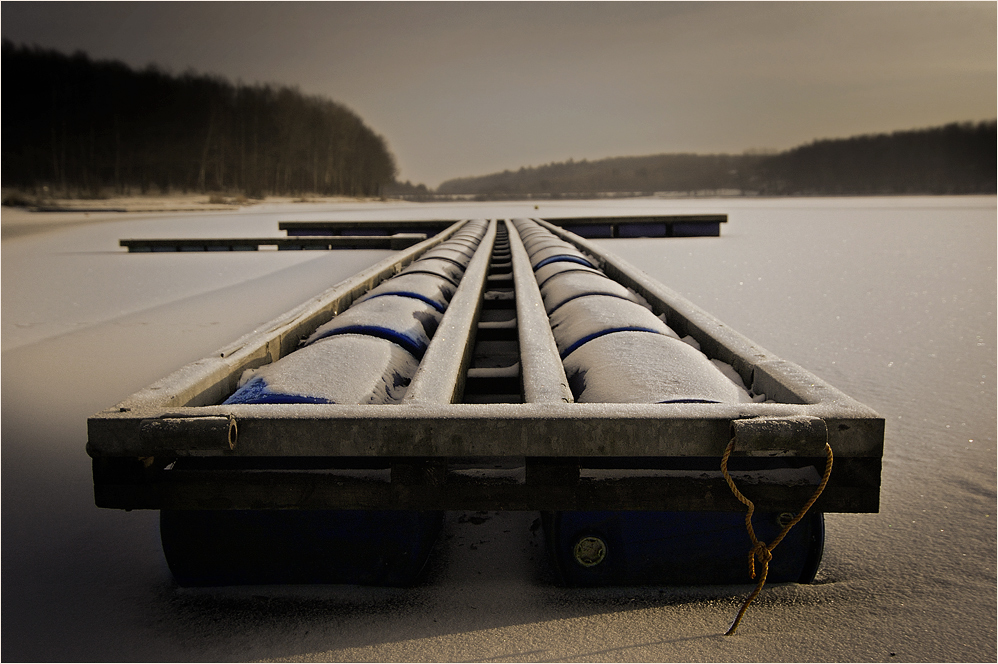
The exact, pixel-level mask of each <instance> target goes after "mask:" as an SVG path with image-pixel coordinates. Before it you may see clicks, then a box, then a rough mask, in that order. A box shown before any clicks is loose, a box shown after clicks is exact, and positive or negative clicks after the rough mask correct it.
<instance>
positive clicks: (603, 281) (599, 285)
mask: <svg viewBox="0 0 998 664" xmlns="http://www.w3.org/2000/svg"><path fill="white" fill-rule="evenodd" d="M585 295H610V296H613V297H619V298H623V299H625V300H631V301H634V294H633V293H631V291H629V290H627V289H626V288H625V287H624V286H622V285H621V284H619V283H617V282H616V281H614V280H613V279H610V278H609V277H606V276H603V275H601V274H594V273H592V272H584V271H579V270H573V271H571V272H561V273H559V274H557V275H555V276H553V277H551V278H550V279H548V280H547V281H546V282H545V283H544V287H543V288H541V299H542V300H544V309H545V310H546V311H547V313H548V315H549V316H550V315H551V314H552V312H554V311H555V310H556V309H557V308H558V307H560V306H561V305H563V304H565V303H566V302H568V301H570V300H574V299H575V298H577V297H583V296H585Z"/></svg>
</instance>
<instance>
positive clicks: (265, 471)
mask: <svg viewBox="0 0 998 664" xmlns="http://www.w3.org/2000/svg"><path fill="white" fill-rule="evenodd" d="M539 223H541V225H542V226H544V227H545V228H547V229H548V230H550V231H551V232H552V233H554V234H555V235H558V236H559V237H561V238H563V239H565V240H566V241H568V242H570V243H572V244H574V245H575V246H576V247H578V248H579V249H580V250H581V251H583V252H584V253H586V254H588V255H589V256H591V257H592V258H593V259H594V260H595V261H596V262H598V263H599V264H600V267H601V268H602V269H603V271H604V272H605V273H606V274H607V275H609V276H610V277H612V278H613V279H615V280H617V281H618V282H619V283H621V284H623V285H624V286H627V287H629V288H631V289H633V290H634V291H635V292H637V293H638V294H640V295H642V296H643V297H644V298H645V299H646V300H647V301H648V302H649V303H650V304H651V306H652V309H653V312H654V313H655V314H657V315H658V314H665V315H666V317H667V320H668V322H669V325H670V326H672V327H673V329H675V330H676V331H677V332H678V333H679V334H680V335H687V334H688V335H690V336H692V337H693V338H694V339H696V340H697V341H698V342H699V343H700V344H701V347H702V348H703V350H704V352H705V353H706V354H707V355H708V356H709V357H712V358H715V359H719V360H722V361H725V362H728V363H729V364H731V365H732V366H733V367H734V368H735V370H736V371H738V373H739V374H740V375H741V376H742V378H743V380H744V381H745V383H746V385H749V386H751V387H752V389H753V390H754V391H755V392H756V393H765V394H766V395H767V396H769V397H770V399H771V400H772V401H774V402H770V403H737V404H736V403H710V404H704V403H700V404H693V403H685V404H609V403H601V404H591V403H572V395H571V392H570V391H569V390H568V385H567V380H566V378H565V373H564V369H563V367H562V364H561V360H560V358H559V355H558V351H557V348H556V347H555V344H554V341H553V339H552V338H551V329H550V325H549V323H548V320H547V315H546V313H545V311H544V307H543V305H542V304H541V298H540V293H539V290H538V287H537V283H536V280H535V279H534V276H533V271H532V270H531V268H530V263H529V261H528V260H527V258H526V254H525V253H524V247H523V245H522V243H521V242H520V239H519V236H518V235H517V233H516V231H515V229H514V228H513V226H512V225H511V224H505V231H504V232H508V238H509V250H508V251H509V256H510V259H511V262H512V274H511V275H509V273H508V271H507V270H508V268H503V269H499V261H506V260H509V259H507V258H505V257H502V258H496V257H494V256H493V250H494V247H496V246H497V245H496V239H495V238H496V234H497V230H502V228H500V224H503V222H496V221H493V222H491V223H490V225H489V229H488V231H487V234H486V236H485V239H484V240H483V241H482V242H481V244H480V245H479V247H478V249H477V251H476V253H475V255H474V257H473V259H472V262H471V264H469V265H468V268H467V270H466V272H465V274H464V277H463V278H462V280H461V283H460V286H459V288H458V291H457V293H456V294H455V295H454V297H453V298H452V300H451V303H450V304H449V306H448V308H447V311H446V313H445V315H444V318H443V320H442V321H441V325H440V326H439V328H438V330H437V332H436V334H435V335H434V336H433V338H432V340H431V343H430V345H429V348H428V349H427V351H426V354H425V356H424V358H423V361H422V363H421V365H420V368H419V370H418V372H417V375H416V377H415V378H414V379H413V382H412V384H411V385H410V389H409V392H408V393H407V396H406V399H405V400H404V401H403V403H401V404H397V405H381V406H373V405H339V404H275V405H259V404H258V405H246V404H242V405H225V406H222V405H218V404H220V402H221V401H222V400H224V399H225V398H226V397H227V396H228V395H229V394H231V392H232V391H233V390H234V389H235V387H236V382H237V381H238V379H239V376H240V375H241V374H242V372H243V371H244V370H245V369H248V368H254V367H258V366H261V365H263V364H265V363H268V362H273V361H276V360H277V359H278V358H279V357H282V356H283V355H286V354H287V353H290V352H292V351H293V350H294V349H295V348H296V347H297V345H298V342H299V340H300V339H303V338H305V337H307V336H308V335H310V334H311V333H312V332H313V331H314V330H315V329H316V328H317V327H318V326H319V325H321V324H324V323H325V322H326V321H328V320H329V319H330V318H332V317H333V316H335V315H336V314H337V313H338V312H340V311H342V310H344V309H345V308H346V307H348V306H349V304H350V303H351V302H352V301H353V300H354V299H356V298H357V297H359V296H360V295H361V294H363V293H364V292H366V291H367V290H368V289H370V288H373V287H374V286H376V285H377V284H378V283H380V282H381V281H382V280H384V279H386V278H388V277H390V276H392V275H394V274H396V273H397V272H398V271H400V270H401V269H402V268H403V267H405V265H406V264H408V263H409V262H411V261H412V260H414V259H415V258H417V257H418V256H419V255H421V254H422V253H424V252H425V251H427V250H429V249H430V248H432V247H433V246H435V245H436V244H437V243H439V242H442V241H443V240H444V239H445V238H447V237H449V236H450V235H452V234H453V233H454V232H456V230H457V229H458V228H459V227H460V226H461V223H458V224H455V225H453V226H451V227H450V228H448V229H447V230H445V231H444V232H442V233H441V234H439V235H437V236H435V237H433V238H431V239H430V240H426V241H424V242H422V243H420V244H419V245H416V246H415V247H412V248H411V249H408V250H406V251H403V252H401V253H400V254H398V255H396V256H393V257H391V258H390V259H387V260H386V261H383V262H382V263H379V264H378V265H376V266H374V267H372V268H370V269H369V270H366V271H365V272H363V273H361V274H359V275H357V276H356V277H354V278H352V279H350V280H347V281H345V282H343V283H342V284H340V285H338V286H337V287H335V288H333V289H331V290H330V291H327V292H326V293H325V294H323V295H322V296H320V297H318V298H316V299H315V300H313V301H310V302H307V303H305V304H303V305H302V306H300V307H298V308H297V309H295V310H293V311H291V312H289V313H288V314H285V315H284V316H282V317H280V318H278V319H277V320H275V321H274V322H273V323H272V324H271V325H270V326H268V328H267V329H265V330H263V331H261V332H258V333H255V334H252V335H247V336H246V337H244V338H243V339H241V340H239V341H238V342H236V343H235V344H232V345H230V346H228V347H226V348H225V349H222V350H221V351H219V353H217V354H216V355H215V356H214V357H209V358H205V359H203V360H200V361H198V362H195V363H193V364H191V365H188V366H187V367H184V368H183V369H181V370H179V371H178V372H176V373H174V374H173V375H171V376H169V377H167V378H165V379H163V380H161V381H159V382H157V383H155V384H153V385H151V386H150V387H148V388H146V389H145V390H142V391H141V392H139V393H137V394H135V395H133V396H132V397H130V398H129V399H127V400H126V401H125V402H123V403H121V404H119V405H118V406H116V407H114V408H111V409H108V410H106V411H103V412H101V413H98V414H96V415H94V416H93V417H91V418H90V420H89V422H88V425H89V443H88V446H87V449H88V452H89V454H90V455H91V456H92V457H93V459H94V483H95V497H96V500H97V504H98V505H100V506H103V507H112V508H122V509H163V508H169V509H240V508H242V509H250V508H274V509H341V508H342V509H545V510H546V509H552V510H554V509H560V510H571V509H607V510H645V509H654V510H661V509H669V510H740V509H741V506H740V503H738V502H737V501H736V500H735V499H734V498H733V496H731V494H730V492H729V491H728V490H727V489H726V485H725V482H724V480H723V478H722V477H721V474H720V471H719V460H720V457H721V454H722V453H723V451H724V448H725V447H726V445H727V444H728V442H729V441H730V440H731V439H732V437H735V438H736V452H735V455H734V456H733V457H732V460H731V463H730V466H729V467H730V468H731V469H732V471H733V473H735V474H736V478H737V479H739V485H740V486H741V485H745V489H744V493H745V494H746V495H747V496H749V497H750V498H751V499H752V500H753V501H754V502H755V503H756V505H757V506H758V508H759V509H762V510H769V511H788V510H789V511H792V510H794V509H796V508H797V507H798V506H799V505H800V504H801V503H802V502H803V500H802V497H803V499H804V500H806V498H807V496H809V495H810V492H811V491H812V490H813V486H814V483H815V482H816V481H817V478H816V477H815V476H816V475H817V473H816V471H815V468H820V467H822V464H823V462H824V460H823V458H820V457H819V456H818V455H816V454H814V451H813V449H814V448H816V446H818V445H819V444H820V445H822V446H823V444H824V442H825V441H827V442H828V443H830V444H831V445H832V448H833V449H834V450H835V454H836V464H835V468H834V470H833V473H832V477H831V480H830V482H829V485H828V487H827V488H826V490H825V492H824V493H823V494H822V496H821V498H820V499H819V501H818V503H817V504H816V506H815V508H814V509H816V510H819V511H825V512H875V511H877V509H878V506H879V493H880V470H881V458H882V454H883V433H884V421H883V419H882V418H881V417H880V416H878V415H877V414H876V413H875V412H873V411H872V410H870V409H869V408H867V407H865V406H863V405H862V404H859V403H858V402H856V401H854V400H852V399H850V398H849V397H847V396H846V395H844V394H842V393H841V392H839V391H838V390H835V389H834V388H832V387H831V386H829V385H827V384H826V383H824V382H823V381H821V380H820V379H819V378H817V377H815V376H813V375H812V374H810V373H808V372H806V371H804V370H803V369H801V368H800V367H797V366H796V365H793V364H791V363H789V362H785V361H783V360H781V359H779V358H777V357H775V356H773V355H772V354H771V353H768V352H767V351H765V350H764V349H762V348H760V347H758V346H757V345H755V344H753V343H752V342H751V341H749V340H748V339H746V338H745V337H743V336H741V335H739V334H738V333H736V332H733V331H732V330H730V329H729V328H727V327H726V326H724V325H723V324H722V323H720V322H719V321H717V320H716V319H715V318H713V317H712V316H710V315H709V314H707V313H706V312H704V311H702V310H701V309H699V308H698V307H696V306H695V305H693V304H692V303H690V302H689V301H687V300H685V299H684V298H682V297H680V296H679V295H677V294H676V293H674V292H673V291H671V290H669V289H667V288H665V287H664V286H662V285H661V284H657V283H656V282H654V281H652V280H650V279H648V278H647V277H646V276H645V275H643V274H642V273H641V272H640V271H638V270H636V269H635V268H633V267H631V266H629V265H627V264H626V263H625V262H624V261H622V260H620V259H619V258H617V257H615V256H613V255H612V254H610V253H608V252H606V251H603V250H602V249H601V248H600V247H597V246H596V245H594V244H592V243H590V242H587V241H585V240H583V239H581V238H579V237H578V236H576V235H573V234H571V233H569V232H566V231H564V230H562V229H559V228H557V226H555V225H553V224H549V223H544V222H539ZM496 251H498V249H497V250H496ZM504 256H505V255H504ZM510 280H511V282H512V286H513V287H512V288H506V289H505V290H503V289H502V288H500V289H498V290H496V284H507V283H509V282H510ZM505 298H512V300H514V301H503V300H504V299H505ZM496 306H502V307H513V308H515V318H514V317H513V314H512V310H510V314H509V317H508V318H504V319H502V320H498V319H495V320H492V319H490V320H485V317H484V316H483V315H482V312H483V310H484V309H485V308H489V307H496ZM504 311H505V309H504ZM514 327H515V330H514V329H513V328H514ZM514 331H515V336H511V337H509V338H516V339H517V340H518V343H517V344H513V345H512V346H510V342H502V343H504V344H505V346H504V348H509V347H514V348H517V347H518V352H519V362H518V363H516V364H515V365H513V366H505V367H498V368H485V367H483V368H474V367H472V368H469V364H470V359H469V358H470V357H471V356H472V354H473V352H474V351H475V349H477V348H481V347H482V344H483V343H487V342H485V341H482V339H476V336H477V337H483V338H484V337H486V336H490V335H499V336H502V335H507V334H509V335H512V334H513V332H514ZM503 338H505V337H503ZM517 376H519V382H520V388H521V396H522V399H521V400H522V403H460V402H459V401H460V400H461V396H462V393H463V392H464V384H465V382H466V381H470V380H472V379H474V380H476V381H478V382H481V381H482V380H486V381H487V380H489V379H494V380H496V381H497V385H498V384H499V381H502V385H503V386H507V385H509V384H510V381H515V380H516V378H517ZM496 389H497V390H498V389H499V388H498V387H497V388H496ZM502 389H506V388H505V387H503V388H502ZM774 421H775V422H776V424H774ZM816 422H820V423H821V425H820V426H819V425H817V424H816ZM819 438H820V439H821V440H818V439H819ZM183 457H198V458H199V459H200V461H199V464H198V469H197V470H175V469H173V466H172V464H173V461H174V460H176V459H178V458H183ZM486 458H487V459H489V461H490V463H491V462H493V461H495V459H497V458H498V459H501V460H504V462H503V463H504V466H503V468H504V471H503V472H501V473H495V472H492V473H490V472H489V471H488V467H489V464H485V463H482V464H480V465H479V466H476V462H475V460H476V459H479V460H484V459H486ZM493 465H494V464H493ZM352 468H391V474H390V475H391V479H390V481H389V482H384V481H378V480H371V479H369V478H366V477H363V476H353V475H350V473H349V472H347V471H348V470H349V469H352ZM510 469H512V472H508V471H509V470H510ZM739 473H740V475H739Z"/></svg>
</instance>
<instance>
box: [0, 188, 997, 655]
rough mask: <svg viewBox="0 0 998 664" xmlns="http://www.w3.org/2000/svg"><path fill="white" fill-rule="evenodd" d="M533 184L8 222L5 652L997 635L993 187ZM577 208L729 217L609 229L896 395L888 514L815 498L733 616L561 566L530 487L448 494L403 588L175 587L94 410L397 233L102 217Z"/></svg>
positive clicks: (761, 647)
mask: <svg viewBox="0 0 998 664" xmlns="http://www.w3.org/2000/svg"><path fill="white" fill-rule="evenodd" d="M538 205H539V209H535V208H534V204H532V203H531V204H527V203H522V204H520V203H509V204H503V203H498V204H497V203H481V204H450V205H446V204H433V205H419V204H368V205H358V204H342V205H327V206H315V205H307V204H299V205H293V206H286V207H283V208H280V207H277V206H266V205H262V206H256V207H253V208H248V209H246V210H244V211H241V212H236V213H212V214H205V215H148V214H147V215H127V216H126V215H118V216H115V217H113V219H114V220H113V221H105V222H95V221H94V219H96V218H97V217H96V215H92V217H93V218H91V219H88V220H87V221H89V222H92V223H85V224H84V223H81V224H63V225H61V226H46V227H44V228H45V232H38V233H18V234H16V235H10V236H8V239H4V240H3V242H2V276H3V279H2V290H3V296H2V297H3V301H2V318H0V326H2V347H3V354H2V379H3V395H2V409H3V412H2V415H3V417H2V461H3V471H2V480H3V481H2V492H3V493H2V495H3V530H2V534H3V562H2V565H3V609H4V610H3V627H4V637H5V638H4V639H3V641H2V658H3V659H4V660H6V661H15V660H47V661H51V660H75V661H86V660H102V661H124V660H128V661H132V660H166V661H169V660H202V661H210V660H251V659H293V660H304V661H311V660H347V661H363V660H382V661H383V660H462V661H473V660H486V659H490V660H499V661H501V660H512V661H532V660H545V661H549V660H580V661H614V660H622V661H624V660H626V661H634V660H638V661H690V660H722V661H735V660H752V661H781V660H791V661H814V660H821V661H830V660H840V661H841V660H845V661H884V660H896V661H914V660H919V661H944V660H946V661H994V660H995V658H996V649H995V643H996V632H995V626H996V602H995V592H996V579H995V570H996V564H998V561H996V521H995V515H996V493H995V485H996V447H995V439H996V378H995V376H996V374H995V371H996V361H995V360H996V351H995V346H996V336H998V331H996V322H995V321H996V316H995V312H996V277H998V275H996V271H995V267H996V246H998V243H996V227H998V226H996V199H995V197H993V196H986V197H934V198H929V197H924V198H923V197H910V198H834V199H832V198H824V199H819V198H814V199H755V200H749V199H713V200H711V199H683V200H660V199H629V200H623V201H598V202H579V201H572V202H567V201H566V202H555V201H552V202H546V201H545V202H541V203H539V204H538ZM594 208H598V209H599V210H601V211H603V210H605V211H607V212H608V213H616V214H653V213H658V214H670V213H680V214H682V213H727V214H728V215H729V223H727V224H725V225H723V226H722V230H721V233H722V236H721V237H720V238H673V239H654V240H649V239H637V240H626V239H620V240H601V241H600V243H601V244H602V245H603V246H604V247H606V248H607V249H609V250H610V251H612V252H614V253H617V254H618V255H620V256H622V257H624V258H625V259H626V260H628V261H630V262H631V263H633V264H634V265H636V266H638V267H640V268H641V269H643V270H645V271H646V272H648V273H649V274H650V275H651V276H652V277H654V278H656V279H658V280H659V281H661V282H663V283H664V284H665V285H667V286H669V287H671V288H673V289H675V290H677V291H678V292H680V293H681V294H683V295H684V296H686V297H688V298H689V299H691V300H692V301H693V302H694V303H696V304H698V305H700V306H701V307H703V308H704V309H706V310H707V311H709V312H710V313H712V314H714V315H715V316H717V317H718V318H719V319H721V320H722V321H723V322H725V323H727V324H728V325H730V326H731V327H733V328H735V329H736V330H738V331H740V332H742V333H743V334H745V335H746V336H747V337H749V338H750V339H752V340H753V341H755V342H756V343H758V344H759V345H761V346H763V347H764V348H766V349H767V350H769V351H772V352H773V353H775V354H777V355H779V356H780V357H782V358H784V359H786V360H790V361H792V362H796V363H798V364H800V365H802V366H803V367H805V368H806V369H808V370H810V371H812V372H814V373H816V374H817V375H819V376H821V377H822V378H824V379H825V380H827V381H828V382H830V383H831V384H832V385H834V386H835V387H837V388H839V389H841V390H843V391H844V392H846V393H847V394H849V395H850V396H852V397H854V398H856V399H858V400H859V401H861V402H863V403H865V404H867V405H869V406H871V407H872V408H874V409H875V410H877V411H878V412H879V413H880V414H881V415H882V416H883V417H884V418H885V419H886V422H887V429H886V441H885V456H884V470H883V488H882V494H881V511H880V513H879V514H871V515H834V514H833V515H829V516H828V517H827V518H826V524H827V529H828V535H827V542H826V549H825V556H824V560H823V563H822V566H821V568H820V570H819V572H818V579H817V583H815V584H814V585H811V586H799V585H796V584H791V585H783V586H769V587H767V589H766V590H765V591H764V592H763V594H762V596H761V597H760V598H759V599H758V600H757V601H756V602H755V604H754V605H753V606H752V608H751V609H750V610H749V612H748V614H747V616H746V618H745V620H744V621H743V622H742V625H741V627H740V628H739V632H738V634H737V635H736V636H734V637H723V636H722V633H723V632H724V630H725V629H726V628H727V626H728V624H729V622H730V620H731V619H732V617H733V616H734V614H735V612H736V611H737V609H738V607H739V606H740V605H741V601H742V599H743V598H744V596H745V594H746V593H747V591H748V588H747V587H740V586H739V587H732V586H728V587H717V588H663V589H659V588H617V589H602V590H573V589H564V588H560V587H558V586H556V585H554V584H553V583H552V581H551V577H550V575H549V572H548V571H547V569H546V563H545V560H544V556H543V542H542V539H541V537H540V536H539V534H537V533H536V532H534V531H533V530H532V529H531V525H532V524H533V522H534V519H535V518H536V514H531V513H518V512H513V513H495V512H492V513H489V514H486V515H479V516H482V517H483V518H484V522H482V523H477V522H480V521H482V519H475V520H474V521H470V520H468V519H467V516H468V515H467V514H465V513H459V512H455V513H450V514H449V515H448V519H447V523H446V524H445V531H444V532H445V537H444V538H442V540H441V544H440V547H439V551H438V552H437V555H436V556H435V558H434V561H433V562H432V565H433V569H432V570H431V572H430V574H429V578H428V579H427V580H426V582H425V583H423V584H422V585H421V586H419V587H417V588H414V589H409V590H398V589H377V588H360V587H336V586H331V587H252V588H239V589H216V590H193V589H181V588H178V587H177V586H176V585H175V584H174V583H173V581H172V578H171V577H170V574H169V571H168V569H167V567H166V563H165V561H164V559H163V556H162V552H161V550H160V546H159V535H158V514H157V513H155V512H131V513H125V512H117V511H111V510H99V509H97V508H96V507H94V505H93V495H92V479H91V475H90V462H89V457H88V456H87V455H86V452H85V450H84V445H85V443H86V438H87V436H86V419H87V417H88V416H89V415H91V414H93V413H95V412H97V411H98V410H101V409H103V408H106V407H108V406H111V405H113V404H114V403H116V402H118V401H120V400H121V399H123V398H124V397H126V396H128V395H129V394H131V393H133V392H135V391H136V390H138V389H139V388H141V387H143V386H145V385H147V384H148V383H151V382H152V381H154V380H156V379H158V378H160V377H162V376H164V375H166V374H167V373H169V372H170V371H172V370H173V369H176V368H178V367H180V366H182V365H183V364H185V363H187V362H190V361H193V360H196V359H198V358H200V357H203V356H205V355H207V354H209V353H211V352H212V351H214V350H215V349H217V348H219V347H221V346H222V345H224V344H226V343H227V342H229V341H231V340H233V339H235V338H237V337H238V336H241V335H242V334H244V333H246V332H250V331H252V330H253V329H255V327H256V326H258V325H260V324H262V323H265V322H266V321H268V320H270V319H272V318H274V317H276V316H277V315H278V314H280V313H283V312H284V311H286V310H288V309H290V308H292V307H293V306H295V305H297V304H298V303H300V302H302V301H303V300H305V299H307V298H309V297H311V296H313V295H317V294H318V293H320V292H322V291H324V290H325V289H327V288H328V287H330V286H332V285H334V284H335V283H337V282H338V281H340V280H342V279H344V278H346V277H348V276H350V275H351V274H353V273H355V272H356V271H358V270H360V269H362V268H364V267H366V266H368V265H370V264H373V263H375V262H377V261H378V260H380V259H382V258H383V257H385V256H387V255H389V252H387V251H349V252H254V253H229V254H221V253H208V254H127V253H123V250H121V249H119V248H118V245H117V241H118V239H119V238H124V237H166V236H175V237H192V236H196V235H202V236H219V237H224V236H254V237H255V236H261V235H263V236H266V235H274V236H277V235H279V233H278V232H277V222H278V221H279V220H287V219H297V220H307V219H320V218H339V219H378V218H465V217H500V218H507V217H522V216H542V217H543V216H545V215H551V216H572V215H576V216H582V215H586V214H591V213H592V212H593V210H594ZM3 215H4V216H3V223H4V224H5V226H6V225H7V224H8V223H9V222H8V219H9V217H8V212H7V211H6V210H5V211H4V212H3ZM40 228H41V227H40ZM5 230H6V229H5ZM5 236H6V233H5Z"/></svg>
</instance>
